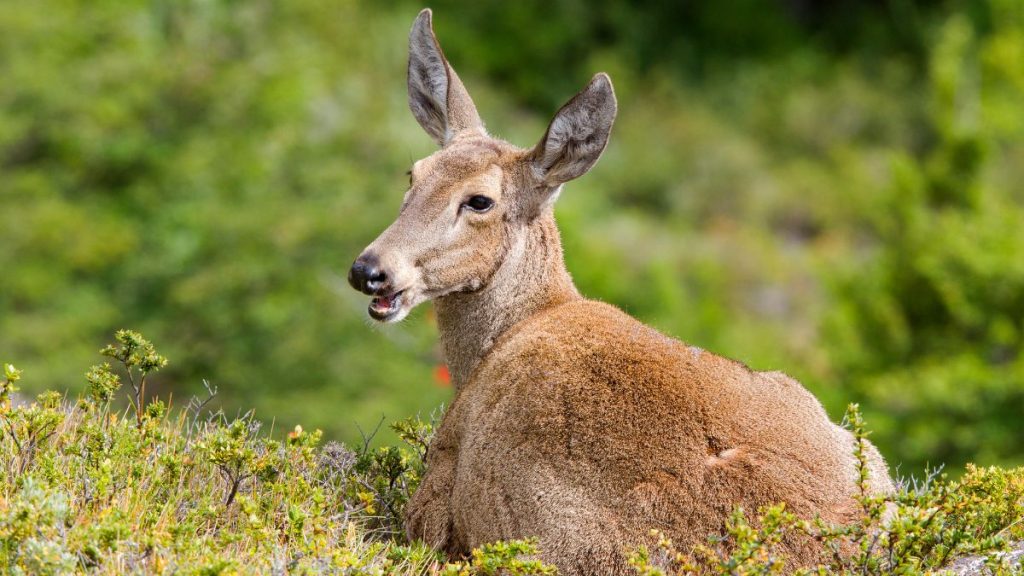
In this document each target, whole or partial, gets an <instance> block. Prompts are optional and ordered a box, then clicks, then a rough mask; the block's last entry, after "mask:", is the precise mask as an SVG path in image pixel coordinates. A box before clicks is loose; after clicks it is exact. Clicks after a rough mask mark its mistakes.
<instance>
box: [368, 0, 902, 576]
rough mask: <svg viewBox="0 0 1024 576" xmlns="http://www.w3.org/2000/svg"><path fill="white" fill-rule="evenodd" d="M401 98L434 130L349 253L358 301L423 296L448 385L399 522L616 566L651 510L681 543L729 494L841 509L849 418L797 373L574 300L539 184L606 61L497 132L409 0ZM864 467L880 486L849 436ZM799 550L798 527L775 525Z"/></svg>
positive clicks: (445, 535)
mask: <svg viewBox="0 0 1024 576" xmlns="http://www.w3.org/2000/svg"><path fill="white" fill-rule="evenodd" d="M408 88H409V106H410V108H411V109H412V113H413V116H415V117H416V120H418V121H419V123H420V125H421V126H422V127H423V129H424V130H426V132H427V133H428V134H429V135H430V136H431V137H432V138H433V139H434V140H435V141H436V142H437V144H438V145H439V146H440V150H438V151H437V152H435V153H434V154H432V155H430V156H428V157H427V158H424V159H422V160H420V161H418V162H416V163H415V164H414V165H413V167H412V172H411V174H412V180H411V186H410V188H409V190H408V192H406V194H405V198H404V200H403V201H402V207H401V211H400V213H399V215H398V218H397V219H396V220H395V222H394V223H393V224H391V226H389V227H388V228H387V229H386V230H385V231H384V232H383V233H382V234H381V235H380V237H379V238H377V239H376V240H375V241H374V242H373V243H372V244H370V245H369V247H367V248H366V250H365V251H364V252H363V253H362V254H361V255H360V256H359V258H358V259H357V260H356V261H355V263H354V264H353V265H352V269H351V271H350V273H349V281H350V283H351V284H352V286H353V287H355V288H356V289H358V290H361V291H362V292H364V293H366V294H368V295H371V296H372V297H373V298H372V300H371V302H370V305H369V314H370V316H371V317H373V318H374V319H376V320H379V321H382V322H395V321H398V320H401V319H402V318H404V317H405V316H406V315H407V314H408V313H409V310H410V309H412V308H413V307H414V306H416V305H417V304H419V303H421V302H424V301H426V300H433V301H434V306H435V309H436V312H437V320H438V326H439V328H440V333H441V340H442V344H443V349H444V354H445V357H446V360H447V362H448V365H449V367H450V371H451V375H452V381H453V383H454V386H455V398H454V400H453V401H452V403H451V405H450V406H449V408H448V410H447V412H446V413H445V415H444V417H443V419H442V421H441V423H440V425H439V426H438V429H437V432H436V436H435V438H434V440H433V442H432V444H431V445H430V449H429V453H428V455H427V472H426V475H425V476H424V478H423V482H422V484H421V486H420V488H419V490H418V491H417V492H416V494H415V495H414V497H413V499H412V501H411V502H409V505H408V509H407V511H406V526H407V529H408V534H409V536H410V537H411V538H422V539H423V540H424V541H425V542H427V543H428V544H431V545H433V546H436V547H437V548H439V549H442V550H445V551H447V552H448V553H450V554H453V555H461V554H465V553H467V552H469V551H470V550H471V549H472V548H473V547H476V546H479V545H481V544H483V543H487V542H491V541H495V540H502V539H511V538H525V537H537V538H538V539H539V542H540V550H541V555H542V558H543V559H545V560H547V561H549V562H552V563H554V564H555V565H557V566H558V567H559V569H560V570H561V572H562V573H563V574H617V573H624V572H628V566H627V564H626V560H625V558H626V556H625V553H626V551H627V550H628V549H629V548H630V547H635V546H637V545H639V544H643V543H644V542H645V540H646V539H647V538H649V533H650V530H651V529H652V528H657V529H660V530H662V531H663V532H665V533H666V534H667V535H668V536H670V537H671V538H673V540H674V541H675V542H676V544H677V545H679V546H681V547H686V546H688V545H692V544H696V543H698V542H704V541H706V539H707V537H708V536H709V535H712V534H716V533H721V531H722V530H723V526H724V524H725V521H726V520H727V518H728V516H729V514H730V512H732V511H733V510H734V509H735V508H736V507H739V506H741V507H743V508H744V509H745V510H748V511H755V510H757V508H758V507H760V506H762V505H768V504H774V503H779V502H785V503H786V504H787V505H788V507H789V509H790V510H791V511H793V512H795V513H796V514H798V515H800V516H802V517H806V518H812V517H815V516H820V517H821V518H823V519H824V520H826V521H843V520H849V519H850V518H851V517H853V516H854V515H856V513H857V510H858V508H857V505H856V503H855V501H854V500H853V498H852V497H853V496H854V495H855V494H856V493H857V483H856V476H857V475H856V464H855V459H854V457H853V439H852V437H851V435H850V434H849V433H848V432H847V431H845V430H844V429H842V428H840V427H838V426H836V425H834V424H833V423H832V422H831V421H830V420H829V418H828V416H827V415H826V414H825V411H824V410H823V409H822V406H821V404H820V403H819V402H818V401H817V400H816V399H815V398H814V396H812V395H811V394H810V393H809V392H808V391H807V390H806V389H805V388H804V387H803V386H801V385H800V383H798V382H796V381H795V380H793V379H791V378H789V377H788V376H786V375H785V374H782V373H780V372H755V371H752V370H750V369H749V368H747V367H746V366H744V365H743V364H740V363H738V362H734V361H732V360H728V359H725V358H722V357H719V356H716V355H714V354H711V353H708V352H706V351H704V350H701V349H700V348H696V347H693V346H687V345H686V344H683V343H682V342H679V341H677V340H674V339H672V338H669V337H667V336H664V335H662V334H660V333H658V332H657V331H655V330H654V329H652V328H649V327H647V326H645V325H643V324H642V323H640V322H638V321H637V320H635V319H633V318H631V317H630V316H628V315H627V314H625V313H624V312H622V311H620V310H619V309H618V308H615V307H614V306H611V305H608V304H604V303H601V302H595V301H593V300H587V299H586V298H584V297H583V296H581V295H580V294H579V292H578V291H577V290H576V288H575V286H574V285H573V282H572V279H571V278H570V277H569V273H568V272H567V271H566V268H565V264H564V262H563V258H562V248H561V244H560V239H559V235H558V228H557V227H556V225H555V218H554V211H553V205H554V203H555V200H556V199H557V198H558V195H559V193H560V192H561V191H562V186H563V185H564V184H565V183H566V182H568V181H570V180H572V179H574V178H578V177H580V176H582V175H583V174H584V173H586V172H587V171H588V170H589V169H590V168H591V167H592V166H593V165H594V164H595V163H596V162H597V160H598V157H599V156H600V155H601V153H602V151H603V150H604V147H605V144H606V143H607V142H608V136H609V134H610V132H611V128H612V122H613V121H614V119H615V114H616V101H615V94H614V92H613V90H612V84H611V81H610V80H609V78H608V76H607V75H605V74H598V75H596V76H595V77H594V78H593V80H591V81H590V83H589V84H588V85H587V86H586V87H585V88H584V89H583V90H582V91H581V92H580V93H579V94H577V95H576V96H575V97H573V98H572V99H571V100H570V101H569V102H568V103H567V104H565V106H563V107H562V109H561V110H559V111H558V113H557V114H556V115H555V117H554V119H553V120H552V121H551V124H550V125H549V126H548V129H547V132H546V133H545V134H544V136H543V138H541V140H540V143H539V144H537V145H536V146H535V147H533V148H531V149H526V150H524V149H521V148H517V147H515V146H513V145H511V144H509V143H507V142H504V141H502V140H498V139H496V138H493V137H491V136H489V135H488V134H487V132H486V131H485V130H484V125H483V123H482V122H481V120H480V117H479V115H478V114H477V110H476V106H475V105H474V104H473V101H472V100H471V99H470V97H469V94H468V93H467V92H466V89H465V87H464V86H463V84H462V82H461V81H460V80H459V77H458V75H456V74H455V70H453V69H452V67H451V66H450V65H449V64H448V61H447V60H446V59H445V57H444V55H443V53H442V52H441V47H440V45H439V44H438V41H437V39H436V37H435V35H434V32H433V28H432V25H431V13H430V11H429V10H424V11H423V12H421V13H420V15H419V17H418V18H417V19H416V22H415V24H414V25H413V28H412V32H411V34H410V37H409V72H408ZM868 455H869V461H870V466H869V467H870V472H871V474H870V482H871V485H870V489H871V490H872V491H876V492H887V491H891V490H892V489H893V486H892V481H891V480H890V478H889V474H888V470H887V467H886V465H885V462H884V461H883V460H882V458H881V456H880V455H879V454H878V452H877V450H875V449H874V447H869V450H868ZM783 546H784V548H785V551H786V552H787V553H788V554H789V557H790V558H791V559H792V561H793V562H794V563H801V562H808V561H813V560H815V559H816V558H817V557H818V554H819V552H820V550H818V548H817V547H816V546H815V544H814V542H812V541H811V540H810V539H806V540H801V539H799V538H794V539H792V540H788V541H786V542H784V543H783Z"/></svg>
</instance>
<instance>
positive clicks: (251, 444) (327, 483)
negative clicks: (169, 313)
mask: <svg viewBox="0 0 1024 576" xmlns="http://www.w3.org/2000/svg"><path fill="white" fill-rule="evenodd" d="M129 335H130V338H129ZM126 339H129V340H131V341H132V342H136V343H141V342H145V341H144V340H142V338H141V336H139V335H138V334H134V333H129V332H119V333H118V340H119V341H120V342H121V343H122V344H124V343H125V340H126ZM137 349H138V350H145V351H146V352H145V353H144V354H142V356H140V357H142V358H145V357H155V355H156V352H155V351H154V350H153V349H152V347H151V346H150V345H148V343H147V344H146V345H145V346H139V347H138V348H137ZM104 351H109V349H108V348H105V349H104ZM122 351H123V349H122ZM119 354H120V357H121V358H122V359H124V360H127V362H128V363H129V364H132V365H133V366H135V365H137V363H133V361H131V359H130V358H131V355H130V354H127V355H126V354H123V353H119ZM96 372H97V371H96V370H93V371H90V373H89V374H90V375H93V374H95V373H96ZM98 372H99V373H101V374H102V375H101V376H100V377H97V378H94V380H95V381H96V382H99V383H101V384H102V385H101V386H100V387H99V389H100V391H101V392H102V393H93V392H89V393H88V394H86V395H84V396H83V397H82V398H81V399H80V400H79V401H78V402H77V403H75V404H72V403H69V402H64V401H63V399H62V397H61V396H60V395H59V394H56V393H52V392H50V393H44V394H41V395H40V397H39V398H38V399H37V401H36V402H34V403H32V404H29V405H19V406H13V407H12V406H7V407H5V408H4V409H3V410H0V430H3V431H4V434H3V435H2V436H0V461H2V462H8V463H9V464H8V469H7V470H5V473H4V474H3V475H2V476H0V572H3V573H4V574H15V575H22V574H23V575H29V574H32V575H36V574H54V575H56V574H120V573H123V572H124V570H125V569H126V567H128V568H127V569H129V570H131V571H137V572H141V573H146V574H181V573H186V574H197V575H198V574H241V573H254V572H256V573H263V572H267V573H269V572H277V571H287V572H288V573H292V574H321V573H339V574H367V575H369V574H443V575H447V576H497V575H499V574H508V575H522V576H525V575H529V574H537V575H551V574H555V573H556V570H555V568H554V567H552V566H550V565H547V564H545V563H543V562H542V561H541V560H539V559H538V556H539V554H540V553H541V550H540V549H539V548H538V543H537V541H536V540H529V539H528V540H522V541H509V542H494V543H490V544H486V545H484V546H481V547H480V548H478V549H476V550H474V551H473V552H472V554H471V555H470V556H469V557H468V558H464V559H452V560H451V561H446V560H445V559H443V558H442V557H441V556H440V555H439V554H438V553H437V552H435V551H433V550H431V549H429V548H427V547H426V546H424V545H422V544H421V543H412V544H408V543H406V542H405V536H404V533H403V530H402V524H401V518H402V512H403V509H404V507H405V504H406V502H407V501H408V498H409V496H410V495H411V494H412V493H413V492H414V491H415V490H416V487H417V486H418V484H419V479H420V478H421V477H422V474H423V456H424V454H425V450H426V446H427V444H428V443H429V441H430V438H431V436H432V434H433V430H432V425H431V424H429V423H425V422H422V421H420V420H417V419H407V420H404V421H401V422H399V423H396V424H394V425H393V427H394V429H395V431H396V433H397V434H398V435H399V436H401V437H402V439H403V440H404V441H405V443H406V445H405V447H380V448H373V447H371V446H370V444H371V442H370V440H371V438H370V437H367V438H365V439H364V442H363V444H362V446H360V447H359V448H358V449H356V450H352V449H350V448H348V447H346V446H344V445H341V444H338V443H336V442H329V443H327V444H326V445H323V446H321V438H322V435H321V433H320V431H319V430H317V431H314V432H307V431H306V430H304V429H303V428H302V427H301V426H295V428H293V429H292V430H291V431H290V432H289V433H288V434H287V435H286V437H285V439H284V441H278V440H274V439H273V438H270V437H268V436H267V435H265V434H263V433H262V431H261V427H260V423H259V422H258V421H257V420H255V419H253V418H252V416H251V414H246V415H243V416H241V417H238V418H234V419H230V420H229V419H228V418H226V417H225V416H224V414H223V412H220V411H218V412H208V411H204V410H203V406H205V405H206V404H207V402H202V401H196V402H191V403H189V404H188V405H187V406H186V408H185V409H183V410H181V411H178V412H177V414H175V415H168V414H167V412H166V408H165V406H164V404H163V402H161V401H160V400H151V401H149V403H148V404H147V405H146V406H144V413H145V414H146V417H145V419H144V425H143V426H142V427H139V426H138V425H137V423H136V421H135V419H134V418H133V417H132V415H131V414H129V413H124V414H118V413H116V412H114V413H112V412H110V410H109V402H110V399H111V393H110V392H111V391H112V390H116V386H113V387H111V386H108V384H109V383H110V382H112V381H116V378H113V377H112V375H111V374H110V373H109V369H100V370H99V371H98ZM18 376H19V374H18V373H17V372H16V371H15V370H14V369H13V368H12V367H8V368H7V369H6V378H7V380H8V381H10V380H14V379H17V377H18ZM847 421H848V422H849V423H850V425H851V427H852V432H853V434H854V437H855V438H856V440H857V442H856V444H855V456H856V457H857V461H858V463H859V464H858V472H859V478H860V480H859V485H860V487H861V491H860V493H859V495H858V496H857V498H856V499H857V502H858V504H859V506H860V507H861V509H862V512H863V514H861V515H860V518H859V520H857V521H855V522H853V523H851V524H849V525H841V526H832V525H826V524H824V523H823V522H820V521H812V520H805V519H798V518H797V517H796V516H795V515H794V514H792V513H791V512H789V511H788V510H786V507H785V506H784V505H779V506H773V507H769V508H766V509H764V510H760V511H759V512H758V514H757V515H756V516H755V517H753V518H748V516H747V515H745V514H744V511H742V510H737V511H736V512H735V513H734V514H733V515H732V517H731V519H730V521H729V522H728V524H727V527H726V530H725V532H724V533H723V534H721V535H712V537H711V538H710V539H709V540H708V543H707V544H704V545H700V546H698V547H696V548H695V549H694V550H688V551H679V550H676V549H675V547H674V545H673V544H672V542H671V541H670V540H669V539H668V538H666V537H665V536H664V535H663V534H661V533H660V532H657V531H654V532H653V533H652V537H653V538H654V541H655V546H654V548H653V549H648V548H645V547H640V548H638V549H637V550H636V551H635V553H633V555H632V557H631V559H630V563H631V564H632V565H633V567H634V568H635V569H636V571H637V573H638V574H641V575H644V576H657V575H668V574H722V575H725V574H783V573H791V572H793V571H794V570H796V573H799V574H843V575H846V574H879V575H881V574H925V573H928V572H929V571H933V570H936V569H939V568H942V567H944V566H947V565H948V564H949V562H951V561H953V560H956V559H958V558H961V557H963V556H965V555H976V556H978V557H982V558H984V559H985V565H986V566H987V569H988V570H989V572H990V573H992V574H1010V573H1012V572H1011V571H1012V568H1011V566H1010V565H1009V564H1008V562H1007V561H1006V558H1001V557H1000V556H999V555H998V553H999V552H1001V551H1005V550H1007V548H1008V546H1009V544H1010V543H1012V542H1016V541H1019V540H1021V539H1022V538H1024V523H1022V522H1021V519H1022V518H1024V468H1021V469H1016V470H1003V469H998V468H980V467H974V466H969V467H968V469H967V472H966V473H965V474H964V475H963V477H961V478H960V479H959V480H949V479H947V478H945V477H937V476H936V475H932V476H929V477H928V478H927V479H926V481H925V482H923V483H919V484H916V485H911V484H907V485H905V486H904V487H903V488H902V489H901V490H900V491H899V493H897V494H895V495H893V496H890V497H879V496H871V495H869V493H868V490H867V486H868V483H869V480H870V479H869V477H868V464H867V459H866V456H865V452H864V446H865V444H864V443H865V441H866V438H867V432H866V431H865V429H864V423H863V419H862V418H861V416H860V412H859V410H858V408H857V407H856V406H855V405H851V406H850V407H849V409H848V413H847ZM371 436H372V435H371ZM794 534H799V535H810V536H812V537H813V538H815V539H817V540H819V541H820V542H821V543H822V545H823V546H824V549H825V550H826V551H827V552H828V558H829V559H828V561H827V562H826V563H823V564H822V565H821V566H817V567H799V566H792V565H789V564H788V563H787V559H786V558H785V557H784V556H782V555H780V554H779V553H778V546H779V544H780V542H782V541H783V540H784V539H786V538H789V537H792V536H793V535H794ZM797 569H799V570H797Z"/></svg>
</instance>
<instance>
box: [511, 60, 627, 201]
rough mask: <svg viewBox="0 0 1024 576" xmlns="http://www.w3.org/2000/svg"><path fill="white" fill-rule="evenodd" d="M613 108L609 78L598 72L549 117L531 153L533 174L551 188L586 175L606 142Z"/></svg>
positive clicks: (614, 107) (613, 118) (614, 109)
mask: <svg viewBox="0 0 1024 576" xmlns="http://www.w3.org/2000/svg"><path fill="white" fill-rule="evenodd" d="M616 110H617V105H616V102H615V90H614V89H613V88H612V81H611V79H610V78H608V75H607V74H605V73H603V72H602V73H600V74H597V75H596V76H594V78H593V79H592V80H591V81H590V83H589V84H587V87H586V88H584V89H583V90H581V91H580V93H579V94H577V95H576V96H573V98H572V100H569V102H567V103H566V104H565V106H562V108H561V110H559V111H558V113H557V114H555V117H554V119H553V120H551V124H550V125H549V126H548V131H547V133H545V134H544V138H542V139H541V141H540V143H539V144H537V146H536V147H535V148H534V149H533V152H532V153H531V159H532V162H533V168H534V174H536V175H537V176H538V178H539V179H540V180H541V182H542V183H543V184H545V185H546V186H549V187H552V188H554V187H557V186H560V185H562V184H564V183H565V182H568V181H569V180H572V179H573V178H578V177H580V176H582V175H584V174H586V173H587V171H588V170H590V169H591V168H592V167H593V166H594V164H596V163H597V160H598V158H600V157H601V152H603V151H604V147H605V145H607V144H608V136H609V135H610V134H611V131H612V124H613V123H614V122H615V112H616Z"/></svg>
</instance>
